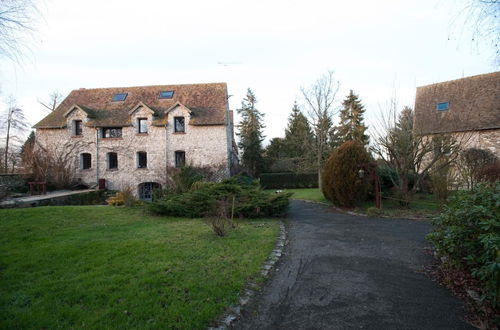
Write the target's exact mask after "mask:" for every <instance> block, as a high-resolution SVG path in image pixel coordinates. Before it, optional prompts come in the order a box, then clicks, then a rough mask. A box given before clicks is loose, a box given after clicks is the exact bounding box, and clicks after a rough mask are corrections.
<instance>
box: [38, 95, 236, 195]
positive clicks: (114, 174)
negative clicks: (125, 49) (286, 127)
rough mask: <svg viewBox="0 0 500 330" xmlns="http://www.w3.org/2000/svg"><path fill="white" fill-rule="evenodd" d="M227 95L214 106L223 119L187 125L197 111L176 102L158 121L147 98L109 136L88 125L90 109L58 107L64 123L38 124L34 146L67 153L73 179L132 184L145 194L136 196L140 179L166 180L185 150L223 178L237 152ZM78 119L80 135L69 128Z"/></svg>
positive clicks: (117, 185)
mask: <svg viewBox="0 0 500 330" xmlns="http://www.w3.org/2000/svg"><path fill="white" fill-rule="evenodd" d="M169 87H170V86H169ZM197 87H198V86H197ZM170 88H171V87H170ZM184 88H185V87H184ZM163 89H165V88H163ZM160 90H161V89H160ZM155 95H156V94H155ZM226 95H227V94H226ZM226 95H224V98H225V99H224V102H225V104H226V107H225V109H223V110H222V109H221V110H217V111H224V114H223V115H224V121H223V122H222V123H217V124H210V125H196V124H192V123H194V121H193V120H192V118H193V117H196V118H197V119H198V118H200V116H199V114H198V113H197V112H196V110H192V109H190V108H189V107H188V106H185V105H184V104H182V103H180V102H178V103H176V104H174V105H173V106H171V107H169V108H168V109H167V110H163V112H162V113H161V114H160V115H161V116H162V118H164V119H163V120H162V123H161V125H159V124H158V117H159V115H158V110H157V109H151V108H150V107H148V106H147V105H146V102H147V101H148V100H144V103H142V102H141V103H139V104H138V105H137V106H134V107H132V108H131V109H130V111H129V112H128V115H129V118H128V123H129V124H128V125H123V124H118V125H113V127H121V130H122V134H121V137H113V138H109V137H108V138H106V137H103V133H102V132H103V128H104V127H101V126H99V125H91V123H95V122H96V119H95V118H89V117H91V116H90V115H89V113H91V111H90V110H88V109H86V108H83V107H79V106H71V107H70V108H69V109H62V110H61V111H64V116H65V119H66V125H64V127H62V128H47V127H37V132H36V142H37V145H39V147H41V148H44V149H46V150H48V151H49V152H53V153H54V154H60V153H64V152H68V151H69V152H71V153H72V154H73V157H72V160H73V162H74V163H73V164H71V165H72V166H73V167H74V168H75V179H76V180H78V181H81V182H82V183H85V184H87V185H89V186H94V185H97V183H98V181H99V179H105V180H106V187H107V188H108V189H115V190H123V189H125V188H127V187H131V188H132V189H133V191H134V192H135V193H136V194H137V195H139V197H144V196H141V189H142V187H143V186H144V183H155V184H159V185H162V186H163V185H164V184H165V182H166V181H167V179H168V177H169V174H168V173H170V172H169V170H170V169H171V168H174V167H176V161H175V153H176V152H184V154H185V163H186V165H193V166H202V167H212V168H218V169H219V171H221V172H222V176H229V175H230V163H231V158H233V157H235V155H234V153H235V152H236V151H235V150H234V149H233V148H232V146H233V144H234V143H233V139H234V137H233V135H232V134H233V128H232V119H231V118H230V117H231V113H230V111H229V109H228V107H227V98H226ZM112 111H113V110H110V112H112ZM214 111H215V110H214ZM175 117H182V118H184V123H185V125H184V132H175V129H174V127H175V124H174V118H175ZM139 119H146V120H147V133H140V132H139V121H138V120H139ZM78 120H81V121H82V122H83V127H82V132H81V135H75V131H74V122H75V121H78ZM106 120H107V122H106V125H108V127H110V126H111V125H109V119H106ZM42 126H43V125H42ZM139 152H144V153H146V159H147V166H145V167H144V166H139V159H138V158H139V155H138V153H139ZM84 153H86V154H90V158H91V161H90V168H87V169H84V168H83V165H84V161H83V159H82V157H83V156H82V155H83V154H84ZM110 153H116V155H117V163H118V166H117V168H110V166H109V165H110V164H109V162H110V161H109V157H110V156H109V154H110Z"/></svg>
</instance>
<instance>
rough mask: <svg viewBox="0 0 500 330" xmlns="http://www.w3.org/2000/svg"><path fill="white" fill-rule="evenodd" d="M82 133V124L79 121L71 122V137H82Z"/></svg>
mask: <svg viewBox="0 0 500 330" xmlns="http://www.w3.org/2000/svg"><path fill="white" fill-rule="evenodd" d="M82 131H83V123H82V121H81V120H73V135H74V136H79V135H82Z"/></svg>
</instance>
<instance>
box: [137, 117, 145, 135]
mask: <svg viewBox="0 0 500 330" xmlns="http://www.w3.org/2000/svg"><path fill="white" fill-rule="evenodd" d="M147 132H148V119H147V118H138V119H137V133H139V134H146V133H147Z"/></svg>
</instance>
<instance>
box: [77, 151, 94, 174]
mask: <svg viewBox="0 0 500 330" xmlns="http://www.w3.org/2000/svg"><path fill="white" fill-rule="evenodd" d="M91 167H92V155H91V154H89V153H87V152H84V153H83V154H81V155H80V168H81V169H82V170H88V169H89V168H91Z"/></svg>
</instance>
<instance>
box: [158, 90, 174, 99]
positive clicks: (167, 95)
mask: <svg viewBox="0 0 500 330" xmlns="http://www.w3.org/2000/svg"><path fill="white" fill-rule="evenodd" d="M173 96H174V91H161V92H160V99H171V98H172V97H173Z"/></svg>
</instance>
